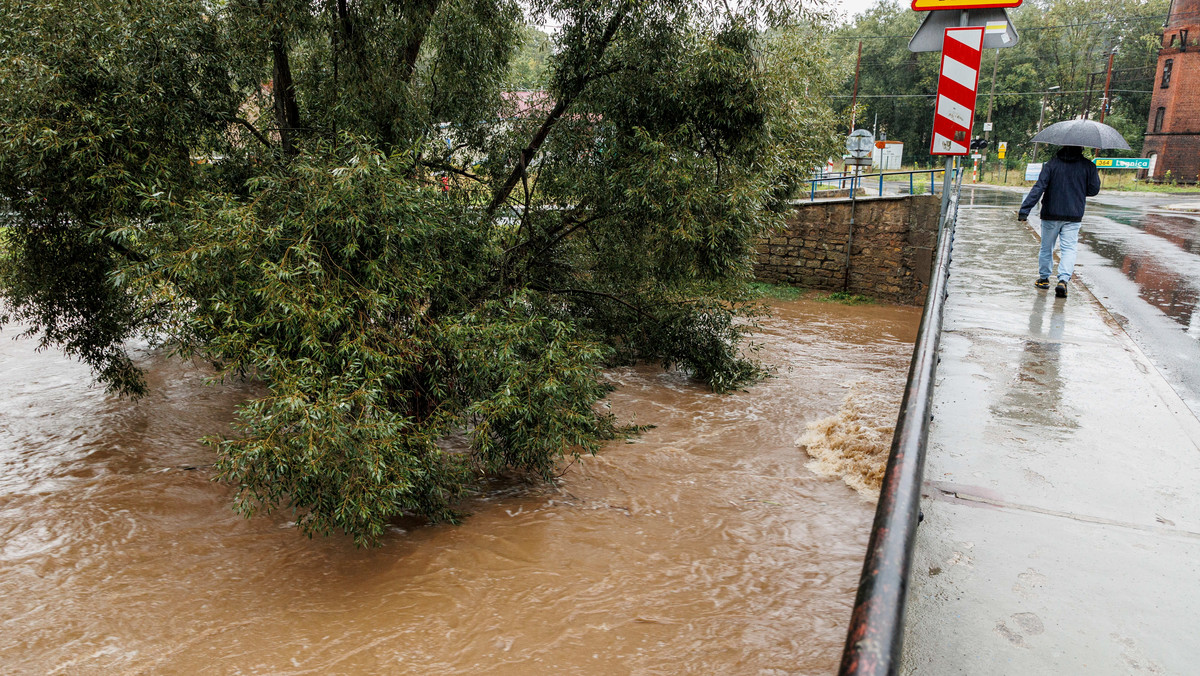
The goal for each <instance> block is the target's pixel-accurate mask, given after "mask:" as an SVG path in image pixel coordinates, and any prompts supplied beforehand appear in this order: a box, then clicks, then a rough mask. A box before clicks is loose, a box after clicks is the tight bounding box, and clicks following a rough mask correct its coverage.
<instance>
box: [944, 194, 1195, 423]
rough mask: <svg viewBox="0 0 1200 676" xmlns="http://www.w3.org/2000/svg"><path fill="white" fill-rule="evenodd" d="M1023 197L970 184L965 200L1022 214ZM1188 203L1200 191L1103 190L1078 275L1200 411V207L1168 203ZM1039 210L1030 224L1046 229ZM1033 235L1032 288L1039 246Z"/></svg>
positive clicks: (1086, 232)
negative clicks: (1179, 207)
mask: <svg viewBox="0 0 1200 676" xmlns="http://www.w3.org/2000/svg"><path fill="white" fill-rule="evenodd" d="M1023 196H1024V193H1023V192H1017V191H1016V190H1013V189H1007V190H1005V189H996V188H990V187H971V186H968V185H964V186H963V199H962V203H963V206H964V208H970V206H971V205H972V204H975V205H981V206H982V205H986V206H1003V207H1008V206H1011V207H1012V209H1013V212H1014V215H1013V218H1014V219H1015V218H1016V215H1015V212H1016V209H1017V208H1018V207H1019V206H1020V203H1021V199H1022V197H1023ZM1182 203H1191V204H1193V205H1198V206H1200V195H1146V194H1135V195H1131V194H1128V193H1116V192H1108V193H1106V192H1101V194H1100V195H1098V196H1096V197H1093V198H1089V199H1088V207H1087V213H1086V214H1085V215H1084V218H1083V228H1082V230H1081V234H1080V245H1081V246H1080V247H1079V257H1078V260H1077V262H1076V267H1075V276H1076V278H1078V279H1079V280H1081V281H1082V282H1083V283H1084V284H1085V285H1086V286H1087V288H1088V289H1089V290H1090V291H1091V292H1092V293H1093V294H1094V295H1095V296H1096V298H1097V299H1098V300H1099V301H1100V302H1101V303H1102V304H1103V305H1104V307H1105V309H1107V310H1108V311H1109V313H1110V314H1111V315H1112V316H1113V317H1114V318H1115V319H1116V320H1117V321H1118V322H1120V323H1121V325H1122V326H1123V327H1124V329H1125V331H1126V333H1128V334H1129V336H1130V337H1131V338H1133V340H1134V341H1135V342H1136V343H1137V344H1138V346H1139V347H1140V348H1141V349H1142V351H1144V352H1145V353H1146V355H1147V356H1148V357H1150V359H1151V361H1153V363H1154V365H1155V366H1156V367H1157V368H1158V370H1159V371H1160V372H1161V373H1162V374H1163V376H1164V377H1165V378H1166V379H1167V381H1168V382H1169V383H1170V384H1171V386H1172V387H1173V388H1174V389H1175V391H1176V392H1177V393H1178V394H1179V396H1180V397H1181V398H1182V399H1183V400H1184V401H1185V402H1187V405H1188V407H1189V408H1191V410H1192V412H1193V413H1195V414H1196V415H1197V416H1198V417H1200V213H1188V212H1185V211H1179V210H1177V209H1171V208H1169V207H1171V206H1173V205H1180V204H1182ZM1036 213H1037V210H1036V209H1035V210H1034V214H1033V215H1031V216H1030V219H1029V223H1030V225H1032V226H1033V227H1034V228H1039V229H1040V224H1039V222H1038V220H1037V218H1036ZM1030 241H1031V245H1030V256H1029V283H1030V292H1031V293H1032V292H1033V280H1034V277H1036V275H1037V248H1036V244H1033V243H1032V242H1034V238H1033V237H1032V236H1031V238H1030ZM1073 290H1074V291H1075V292H1076V293H1079V291H1080V290H1079V289H1078V287H1076V288H1075V289H1073Z"/></svg>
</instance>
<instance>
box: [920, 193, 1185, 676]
mask: <svg viewBox="0 0 1200 676" xmlns="http://www.w3.org/2000/svg"><path fill="white" fill-rule="evenodd" d="M1031 223H1032V224H1033V225H1037V222H1036V219H1033V220H1031ZM1036 257H1037V241H1036V239H1035V237H1034V236H1033V233H1032V230H1031V229H1030V228H1029V227H1027V226H1026V224H1024V223H1018V222H1017V221H1016V220H1015V217H1014V215H1013V212H1012V209H1010V208H1003V207H969V206H964V207H963V210H962V212H961V214H960V217H959V225H958V231H957V238H956V241H955V246H954V260H953V263H952V266H951V276H950V296H949V299H948V301H947V307H946V318H945V325H944V333H943V336H942V339H941V349H940V355H941V363H940V366H939V367H938V380H937V386H936V389H935V392H934V401H935V409H934V421H933V424H932V427H931V429H930V435H929V452H928V457H927V460H926V466H925V490H924V497H923V500H922V510H923V512H924V515H925V520H924V522H923V523H922V524H921V526H920V528H919V530H918V535H917V545H916V547H917V549H916V556H915V560H914V566H913V576H912V581H911V587H910V593H909V603H908V609H907V633H906V637H905V655H904V667H903V673H908V674H922V675H926V674H934V675H937V674H971V675H973V676H976V675H985V674H1005V675H1007V674H1016V675H1021V676H1025V675H1034V674H1089V675H1090V674H1133V673H1149V674H1195V673H1200V619H1198V618H1200V615H1198V614H1197V610H1196V609H1197V607H1200V422H1198V421H1197V420H1196V418H1195V417H1194V416H1193V415H1192V414H1191V412H1190V411H1189V410H1188V408H1187V407H1186V406H1185V405H1184V403H1183V402H1182V401H1181V400H1180V399H1179V397H1178V396H1177V395H1176V394H1175V393H1174V391H1173V390H1172V389H1171V388H1170V386H1169V385H1168V384H1167V382H1166V381H1165V380H1164V379H1163V378H1162V377H1161V376H1160V375H1159V373H1158V372H1157V371H1156V370H1155V369H1154V367H1153V366H1152V365H1151V363H1150V361H1149V360H1148V359H1147V358H1146V357H1145V355H1143V354H1142V353H1141V351H1140V350H1139V349H1138V348H1137V347H1136V346H1135V345H1134V343H1133V342H1132V341H1131V340H1130V339H1129V338H1128V336H1126V334H1125V333H1124V331H1123V330H1122V329H1121V328H1120V327H1119V326H1118V325H1117V324H1116V322H1115V321H1113V320H1112V318H1111V317H1109V315H1108V314H1107V313H1106V312H1105V311H1104V309H1103V308H1102V307H1101V306H1100V305H1099V304H1098V303H1097V302H1096V301H1095V299H1094V298H1093V297H1092V296H1091V294H1090V293H1088V291H1087V290H1086V288H1085V287H1083V286H1082V285H1081V284H1080V283H1079V280H1078V277H1076V280H1075V281H1073V282H1072V285H1071V293H1070V297H1069V298H1066V299H1060V298H1055V297H1054V294H1053V291H1049V292H1047V291H1038V290H1035V289H1034V287H1033V279H1034V276H1035V273H1036Z"/></svg>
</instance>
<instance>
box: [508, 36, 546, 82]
mask: <svg viewBox="0 0 1200 676" xmlns="http://www.w3.org/2000/svg"><path fill="white" fill-rule="evenodd" d="M551 46H552V45H551V41H550V36H549V35H547V34H546V33H544V32H542V31H540V30H538V29H537V28H534V27H533V26H521V43H520V46H519V47H518V48H517V53H516V54H515V55H514V56H513V60H512V66H511V70H510V72H509V82H508V86H509V87H510V88H511V89H515V90H521V89H525V90H537V89H541V88H542V87H544V86H545V84H546V68H547V63H548V61H549V60H550V50H551Z"/></svg>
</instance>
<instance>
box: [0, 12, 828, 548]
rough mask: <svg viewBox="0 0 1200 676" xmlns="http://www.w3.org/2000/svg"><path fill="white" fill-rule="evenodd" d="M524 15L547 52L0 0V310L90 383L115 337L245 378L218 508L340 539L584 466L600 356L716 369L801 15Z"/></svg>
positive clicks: (822, 91) (432, 33)
mask: <svg viewBox="0 0 1200 676" xmlns="http://www.w3.org/2000/svg"><path fill="white" fill-rule="evenodd" d="M532 11H533V12H534V13H535V14H536V15H537V16H539V17H549V18H551V19H553V21H554V23H555V24H557V25H561V26H562V28H561V30H560V31H559V32H558V33H557V34H556V35H555V37H554V39H553V44H552V45H550V47H549V48H548V49H547V48H546V45H545V43H544V41H543V40H542V38H539V37H538V36H537V35H534V34H533V32H531V30H530V29H528V28H525V27H524V26H523V25H522V22H523V21H524V19H523V16H522V13H521V11H520V9H519V7H518V6H517V5H516V4H515V3H514V2H511V1H510V0H417V1H415V2H411V3H403V4H399V5H398V4H396V3H390V2H383V1H382V0H320V1H318V2H311V1H307V0H306V1H305V2H299V1H298V0H253V1H252V0H227V1H219V2H212V1H211V0H171V1H169V2H149V1H146V0H99V1H96V0H89V1H88V2H84V1H83V0H53V1H51V2H44V3H40V4H37V5H35V6H21V7H19V8H18V7H17V6H15V5H14V4H13V3H8V4H6V5H4V6H3V8H0V195H2V196H3V197H4V198H5V199H7V200H8V201H9V202H10V203H11V205H12V207H13V209H14V211H15V218H14V222H13V223H12V224H11V225H10V226H9V227H8V228H7V233H6V235H5V242H6V246H5V249H4V251H3V253H2V254H0V292H2V294H3V297H4V307H5V308H6V309H5V312H6V313H7V314H6V315H5V316H4V317H2V318H0V320H2V321H3V322H4V323H9V322H13V321H21V322H23V323H24V324H25V325H27V326H28V329H29V332H30V333H31V334H35V335H38V336H39V337H40V339H41V340H42V341H43V344H45V345H53V346H58V347H60V348H62V349H64V350H65V351H66V352H67V353H69V354H72V355H75V356H77V357H79V358H80V359H82V360H83V361H85V362H86V363H88V364H90V365H91V366H92V367H93V369H94V370H95V373H96V375H97V377H98V378H99V379H100V380H101V381H102V382H104V383H105V384H107V385H108V386H109V387H110V388H112V389H114V390H115V391H118V392H123V393H130V394H138V393H140V392H142V391H143V390H144V387H145V386H144V383H143V381H142V379H141V376H140V373H139V371H138V369H137V368H136V366H135V365H134V364H133V362H132V361H131V360H130V359H129V357H128V356H127V355H126V353H125V351H124V348H123V344H124V342H125V341H126V340H127V339H129V338H130V337H131V336H135V335H142V336H150V337H152V338H154V339H156V340H158V341H160V342H161V343H162V344H164V345H166V346H169V347H170V348H171V349H173V350H175V351H177V352H179V353H181V354H185V355H199V356H203V357H205V358H207V359H209V360H211V361H212V362H213V363H214V364H216V365H217V368H218V369H219V371H220V374H221V375H223V376H224V375H229V376H238V375H241V376H247V377H252V378H255V379H258V380H259V381H261V383H262V384H263V386H264V390H263V391H264V394H263V395H262V396H261V397H259V398H257V399H254V400H252V401H249V402H248V403H246V404H245V405H243V406H242V407H241V408H240V410H239V411H238V423H237V428H236V433H235V434H234V435H232V436H229V437H227V438H213V439H211V442H212V443H213V444H214V445H215V447H216V449H217V467H218V470H219V476H220V478H222V479H224V480H226V481H228V482H229V483H231V484H232V485H234V486H235V487H236V488H237V505H238V508H239V509H240V510H242V511H243V512H244V513H246V514H250V513H254V512H256V511H259V510H263V509H266V510H270V509H274V508H278V507H286V508H290V509H292V510H295V512H296V513H297V517H298V518H297V521H298V523H299V524H300V525H301V527H302V528H303V529H304V530H305V532H308V533H310V534H312V533H329V532H336V531H339V530H340V531H345V532H348V533H350V534H351V535H353V536H354V537H355V539H356V541H357V542H359V543H369V542H372V541H374V540H376V539H377V538H378V536H379V534H380V533H381V532H382V531H383V529H384V528H385V527H386V524H387V521H388V519H389V518H391V517H393V516H395V515H397V514H399V513H402V512H407V513H413V514H419V515H424V516H426V517H429V518H432V519H453V518H454V516H455V515H454V511H453V506H454V504H455V501H456V499H458V498H459V497H460V496H461V495H462V493H463V491H464V490H465V488H466V487H467V486H469V485H470V483H471V482H472V481H474V480H476V479H477V478H478V477H479V476H481V475H485V474H494V473H500V472H515V473H520V474H524V475H528V476H534V477H539V476H540V477H544V478H549V477H551V476H552V473H553V470H554V468H555V466H556V465H557V463H558V462H559V461H560V460H561V459H562V458H563V457H564V456H567V455H572V454H578V453H586V452H590V451H594V450H595V449H596V448H597V447H598V445H599V444H600V443H601V442H602V441H603V440H604V439H606V438H610V437H611V436H612V435H613V434H614V432H615V431H616V430H615V425H614V421H613V420H612V419H611V418H610V417H609V416H607V415H605V414H604V413H603V412H602V409H601V408H599V405H600V402H601V400H602V398H603V397H604V395H605V392H606V387H605V385H604V381H603V378H602V372H601V369H602V368H604V367H605V366H606V365H609V364H612V363H615V362H620V361H632V360H651V361H656V362H659V363H662V364H663V365H665V366H673V367H678V368H681V369H684V370H686V371H688V372H690V373H692V374H693V375H695V377H697V378H698V379H700V380H702V381H703V382H705V383H707V384H708V385H710V386H711V387H713V388H714V389H716V390H718V391H725V390H729V389H732V388H735V387H738V386H740V385H742V384H744V383H747V382H748V381H750V380H752V379H753V378H755V377H756V376H757V375H758V374H759V367H758V366H757V364H755V363H754V362H753V361H751V360H749V359H748V358H747V357H746V356H745V354H744V352H743V337H744V334H745V332H746V330H747V326H748V324H747V323H746V322H745V321H744V320H743V319H740V318H744V317H749V316H752V315H753V314H754V312H755V310H754V308H753V306H752V305H750V304H748V303H747V299H748V298H749V296H750V294H747V293H746V291H745V281H746V280H747V278H748V276H749V272H750V263H751V259H752V255H753V247H754V245H755V242H756V239H757V237H759V236H760V235H761V234H762V233H764V232H766V231H767V230H769V229H770V228H772V227H775V226H776V225H778V224H779V223H780V221H781V219H782V214H783V212H784V210H785V209H786V206H787V202H788V200H789V199H790V197H791V196H792V194H793V193H794V192H795V191H796V189H797V187H798V185H799V182H800V181H801V180H802V179H803V178H804V177H805V176H806V175H807V173H808V171H809V168H810V167H812V166H814V165H815V164H817V163H818V162H819V161H820V159H821V158H823V157H824V156H826V155H827V154H828V153H829V152H830V150H831V149H832V148H833V147H834V144H835V143H836V138H835V135H834V134H833V133H832V121H833V113H832V110H831V109H830V107H829V106H828V105H827V104H826V103H825V102H827V101H828V100H829V99H828V96H829V93H830V90H831V88H832V87H833V85H834V84H835V81H836V77H837V69H836V68H831V67H830V66H829V64H828V60H827V57H826V54H827V53H828V45H827V43H825V42H824V41H823V39H822V38H821V37H820V36H821V35H822V34H824V33H825V32H826V30H825V28H824V27H823V24H822V23H821V22H822V19H821V18H820V17H818V16H813V15H810V14H808V13H807V12H805V11H802V10H801V9H800V8H799V7H796V6H793V5H791V4H790V3H789V2H787V1H785V0H777V1H776V2H771V3H766V4H755V5H753V6H748V7H747V9H745V10H744V11H742V12H741V13H737V14H733V13H729V11H728V10H724V12H723V13H721V14H718V15H712V14H710V10H709V5H708V4H707V3H700V2H694V1H691V0H614V1H601V2H596V1H594V0H588V1H586V2H585V1H582V0H541V1H540V2H537V3H534V5H533V7H532ZM761 27H769V30H767V31H766V32H762V31H761V30H759V29H760V28H761ZM531 45H532V47H531ZM531 50H532V51H535V52H536V53H537V54H538V55H544V56H545V58H546V64H545V70H544V72H543V73H542V74H540V75H537V74H531V73H533V71H534V70H535V69H534V68H533V67H532V66H530V67H529V69H528V70H527V71H526V72H525V74H524V75H521V73H522V72H523V71H522V70H521V68H522V67H523V66H522V64H520V63H519V59H521V58H523V57H524V56H525V55H527V54H528V53H529V52H530V51H531ZM539 58H540V57H539ZM527 65H528V64H527ZM514 73H516V74H517V77H518V79H519V78H520V77H530V78H536V81H537V82H544V84H545V85H546V96H545V97H544V98H540V99H535V100H528V99H523V100H522V101H521V102H519V103H518V102H514V100H512V99H511V98H509V97H507V96H506V95H505V93H504V90H505V88H506V87H508V86H511V85H512V84H513V82H514V80H513V78H514ZM532 81H533V80H530V81H528V82H532Z"/></svg>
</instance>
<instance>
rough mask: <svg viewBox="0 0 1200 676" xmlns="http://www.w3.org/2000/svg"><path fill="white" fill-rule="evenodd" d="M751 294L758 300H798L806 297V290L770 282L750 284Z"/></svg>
mask: <svg viewBox="0 0 1200 676" xmlns="http://www.w3.org/2000/svg"><path fill="white" fill-rule="evenodd" d="M750 292H751V293H753V294H754V295H755V296H757V297H758V298H771V299H774V300H796V299H798V298H800V296H803V295H804V289H801V288H799V287H796V286H788V285H786V284H770V283H768V282H750Z"/></svg>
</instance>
